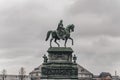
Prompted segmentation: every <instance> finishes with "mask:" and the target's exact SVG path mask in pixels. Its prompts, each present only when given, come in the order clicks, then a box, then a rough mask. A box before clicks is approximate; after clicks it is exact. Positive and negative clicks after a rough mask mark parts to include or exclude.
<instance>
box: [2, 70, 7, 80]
mask: <svg viewBox="0 0 120 80" xmlns="http://www.w3.org/2000/svg"><path fill="white" fill-rule="evenodd" d="M6 73H7V71H6V70H5V69H3V70H2V80H5V78H6V77H7V76H6Z"/></svg>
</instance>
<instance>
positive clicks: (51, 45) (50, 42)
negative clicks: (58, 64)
mask: <svg viewBox="0 0 120 80" xmlns="http://www.w3.org/2000/svg"><path fill="white" fill-rule="evenodd" d="M52 40H53V38H52V39H50V47H52V45H51V43H52Z"/></svg>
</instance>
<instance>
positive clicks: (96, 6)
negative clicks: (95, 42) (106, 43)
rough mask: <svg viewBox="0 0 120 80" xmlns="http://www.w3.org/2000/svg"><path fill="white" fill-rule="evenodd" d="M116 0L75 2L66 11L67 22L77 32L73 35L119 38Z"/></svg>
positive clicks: (83, 0) (82, 0)
mask: <svg viewBox="0 0 120 80" xmlns="http://www.w3.org/2000/svg"><path fill="white" fill-rule="evenodd" d="M119 3H120V2H119V1H118V0H115V1H113V0H77V1H76V2H75V3H74V4H73V5H71V6H70V8H69V10H67V11H66V12H67V15H69V16H71V17H67V18H69V20H70V21H71V22H74V23H75V24H76V29H77V30H79V32H77V33H76V34H75V35H78V34H79V35H81V36H97V35H104V34H105V35H110V36H120V32H119V29H120V28H119V25H120V23H119V21H120V16H119V14H120V10H119V8H120V6H119Z"/></svg>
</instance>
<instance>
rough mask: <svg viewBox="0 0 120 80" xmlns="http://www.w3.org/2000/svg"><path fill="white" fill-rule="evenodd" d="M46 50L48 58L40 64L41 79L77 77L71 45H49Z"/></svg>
mask: <svg viewBox="0 0 120 80" xmlns="http://www.w3.org/2000/svg"><path fill="white" fill-rule="evenodd" d="M47 52H48V59H49V60H48V61H47V63H46V62H44V63H43V65H42V68H41V75H42V76H41V79H48V80H49V79H54V80H57V79H62V80H63V79H70V80H77V79H78V68H77V63H76V58H75V56H74V60H73V61H72V59H73V57H72V53H73V50H72V48H71V47H50V48H49V49H48V50H47ZM45 58H46V56H45Z"/></svg>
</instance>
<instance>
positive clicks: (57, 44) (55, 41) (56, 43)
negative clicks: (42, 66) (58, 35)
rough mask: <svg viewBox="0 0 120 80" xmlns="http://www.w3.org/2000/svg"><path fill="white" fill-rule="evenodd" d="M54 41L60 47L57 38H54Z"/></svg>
mask: <svg viewBox="0 0 120 80" xmlns="http://www.w3.org/2000/svg"><path fill="white" fill-rule="evenodd" d="M54 42H55V43H56V44H57V45H58V47H60V45H59V43H58V42H57V39H55V40H54Z"/></svg>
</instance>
